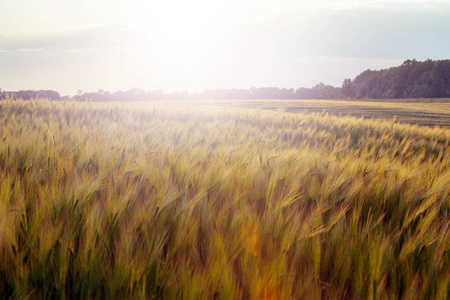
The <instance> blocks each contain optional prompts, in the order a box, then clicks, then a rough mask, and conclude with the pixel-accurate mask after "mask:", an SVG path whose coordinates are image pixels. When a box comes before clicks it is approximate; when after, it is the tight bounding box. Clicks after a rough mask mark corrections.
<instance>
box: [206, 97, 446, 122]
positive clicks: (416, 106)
mask: <svg viewBox="0 0 450 300" xmlns="http://www.w3.org/2000/svg"><path fill="white" fill-rule="evenodd" d="M436 101H437V100H436ZM203 103H207V102H203ZM210 103H211V102H210ZM214 105H223V106H236V107H246V108H260V109H266V110H277V111H286V112H294V113H297V112H300V113H323V112H325V113H328V114H330V115H336V116H340V115H342V116H353V117H357V118H365V119H371V118H376V119H394V118H395V119H396V121H397V122H399V123H405V124H415V125H421V126H431V127H432V126H441V127H446V128H449V127H450V102H448V101H445V102H435V103H424V102H370V101H338V100H223V101H214Z"/></svg>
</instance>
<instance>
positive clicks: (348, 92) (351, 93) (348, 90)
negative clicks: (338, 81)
mask: <svg viewBox="0 0 450 300" xmlns="http://www.w3.org/2000/svg"><path fill="white" fill-rule="evenodd" d="M341 93H342V96H343V97H344V98H354V97H355V94H356V93H355V89H354V86H353V82H352V80H351V79H348V78H347V79H344V82H343V83H342V90H341Z"/></svg>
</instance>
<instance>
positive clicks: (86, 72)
mask: <svg viewBox="0 0 450 300" xmlns="http://www.w3.org/2000/svg"><path fill="white" fill-rule="evenodd" d="M449 37H450V0H449V1H437V0H434V1H433V0H430V1H420V0H384V1H375V0H371V1H363V0H359V1H352V0H333V1H330V0H304V1H298V0H297V1H293V0H228V1H224V0H222V1H218V0H190V1H185V0H164V1H161V0H158V1H153V0H90V1H83V0H80V1H73V0H71V1H68V0H33V1H32V0H1V1H0V88H1V89H2V90H22V89H35V90H36V89H52V90H56V91H58V92H60V93H61V94H62V95H66V94H68V95H74V94H76V93H77V91H78V90H82V91H83V92H93V91H98V90H108V91H111V92H112V91H117V90H127V89H130V88H141V89H144V90H147V91H149V90H157V89H163V90H164V91H167V92H173V91H182V90H187V91H191V92H200V91H203V90H204V89H207V88H212V89H213V88H250V87H252V86H256V87H274V86H277V87H285V88H298V87H311V86H314V85H315V84H317V83H319V82H323V83H325V84H330V85H334V86H341V85H342V82H343V80H344V79H345V78H354V77H355V76H357V75H358V74H359V73H361V72H362V71H364V70H367V69H372V70H378V69H384V68H389V67H392V66H396V65H400V64H401V63H402V62H403V61H404V60H406V59H413V58H415V59H417V60H425V59H428V58H430V59H450V38H449Z"/></svg>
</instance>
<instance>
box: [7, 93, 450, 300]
mask: <svg viewBox="0 0 450 300" xmlns="http://www.w3.org/2000/svg"><path fill="white" fill-rule="evenodd" d="M332 103H333V105H335V107H336V110H338V109H341V110H343V111H346V112H351V111H354V110H355V109H356V110H357V109H360V110H364V108H366V107H367V108H371V109H372V107H374V106H375V107H378V106H376V105H378V104H370V103H366V104H364V103H361V104H360V103H355V102H351V105H353V106H355V105H356V106H357V108H355V107H352V108H351V109H350V108H348V107H346V106H347V105H350V104H346V102H335V101H333V102H332ZM327 104H328V102H314V101H311V102H307V101H301V102H300V101H296V102H293V101H247V102H237V101H235V102H233V103H230V102H227V105H224V103H222V102H220V101H215V102H214V101H211V102H207V103H205V102H202V103H193V102H189V103H188V102H178V103H163V102H155V103H72V102H48V101H41V100H39V101H30V102H22V101H2V102H0V298H2V299H5V298H6V299H8V298H13V299H22V298H26V297H28V298H32V299H49V298H53V299H448V298H449V297H450V273H449V272H448V270H449V269H450V129H449V128H448V127H445V126H444V125H442V124H435V125H441V127H438V126H437V127H427V126H417V125H409V124H401V123H396V122H393V121H392V119H388V120H383V119H379V118H375V119H362V118H359V119H358V118H354V117H343V116H339V115H338V114H334V115H331V113H330V115H325V114H312V113H298V112H297V111H300V110H301V109H298V108H299V107H301V105H305V106H303V107H306V106H308V105H309V107H319V108H320V109H325V108H326V105H327ZM233 105H234V106H235V107H233ZM365 105H366V106H365ZM379 105H380V106H379V108H380V109H381V108H384V107H389V108H390V109H396V110H399V111H402V112H406V111H411V112H416V111H423V112H430V113H433V114H434V113H448V109H449V107H448V104H447V106H445V105H442V106H435V105H434V104H433V105H429V104H428V106H427V109H426V107H425V105H424V106H420V105H419V104H414V105H416V106H414V107H416V108H413V106H411V107H409V106H403V105H400V104H393V105H399V106H398V107H397V108H395V107H394V106H392V107H391V106H388V104H384V103H383V104H379ZM405 105H406V104H405ZM248 107H250V109H249V108H248ZM266 108H270V109H266ZM328 109H329V108H328ZM294 111H295V112H294ZM403 117H404V118H406V119H407V118H408V117H407V116H406V115H403ZM403 117H399V116H398V117H397V120H399V121H401V119H400V118H403ZM420 118H424V117H423V116H422V117H419V119H420ZM437 120H438V119H436V122H438V121H437ZM440 121H442V120H440Z"/></svg>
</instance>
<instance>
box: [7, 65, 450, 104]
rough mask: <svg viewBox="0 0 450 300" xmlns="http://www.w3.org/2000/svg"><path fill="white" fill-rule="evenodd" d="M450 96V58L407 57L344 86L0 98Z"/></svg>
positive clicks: (20, 94)
mask: <svg viewBox="0 0 450 300" xmlns="http://www.w3.org/2000/svg"><path fill="white" fill-rule="evenodd" d="M447 97H450V60H437V61H433V60H431V59H428V60H425V61H417V60H415V59H413V60H409V59H408V60H406V61H404V62H403V64H402V65H401V66H398V67H392V68H389V69H382V70H376V71H375V70H366V71H364V72H362V73H360V74H359V75H358V76H356V77H355V78H354V79H353V80H352V79H345V80H344V82H343V84H342V87H334V86H331V85H326V84H323V83H319V84H317V85H315V86H313V87H311V88H298V89H292V88H291V89H286V88H278V87H260V88H256V87H251V88H250V89H207V90H204V91H203V92H201V93H189V92H187V91H182V92H173V93H165V92H164V91H163V90H154V91H144V90H143V89H136V88H133V89H129V90H126V91H117V92H112V93H111V92H108V91H104V90H99V91H97V92H92V93H83V92H82V91H78V93H77V94H76V95H74V96H61V95H60V94H59V93H58V92H55V91H52V90H39V91H34V90H21V91H3V92H2V91H1V90H0V99H6V98H10V99H23V100H30V99H38V98H46V99H50V100H70V101H92V102H104V101H153V100H208V99H218V100H221V99H396V98H447Z"/></svg>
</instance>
